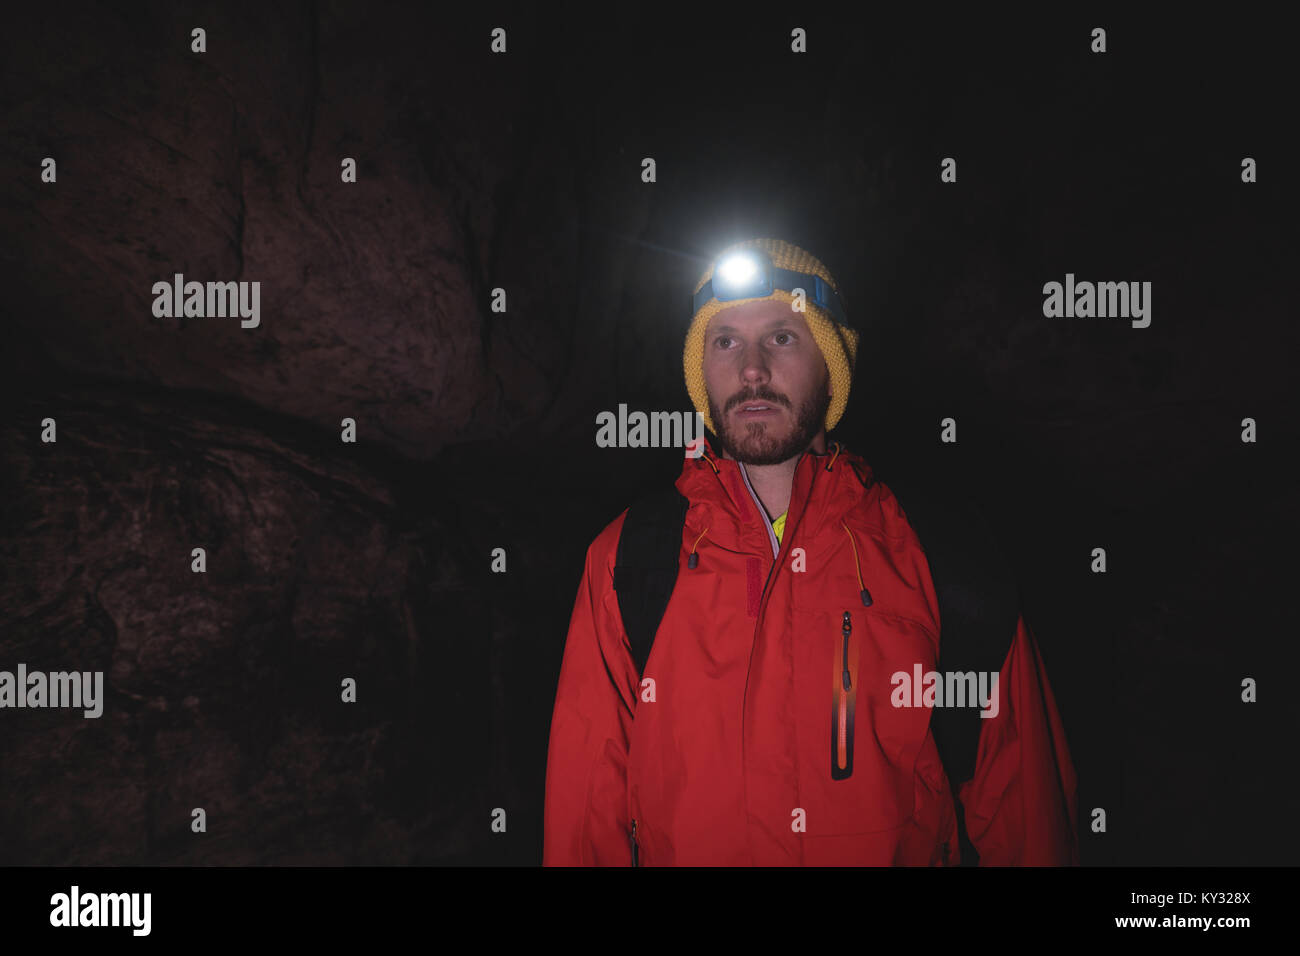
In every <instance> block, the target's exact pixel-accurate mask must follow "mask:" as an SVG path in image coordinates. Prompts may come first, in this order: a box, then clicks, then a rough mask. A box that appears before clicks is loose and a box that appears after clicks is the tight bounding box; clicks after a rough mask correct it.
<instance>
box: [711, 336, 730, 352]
mask: <svg viewBox="0 0 1300 956" xmlns="http://www.w3.org/2000/svg"><path fill="white" fill-rule="evenodd" d="M730 341H731V336H729V335H719V336H718V337H717V338H716V339H714V340H713V344H714V345H716V346H718V348H723V349H725V348H726V347H727V343H728V342H730Z"/></svg>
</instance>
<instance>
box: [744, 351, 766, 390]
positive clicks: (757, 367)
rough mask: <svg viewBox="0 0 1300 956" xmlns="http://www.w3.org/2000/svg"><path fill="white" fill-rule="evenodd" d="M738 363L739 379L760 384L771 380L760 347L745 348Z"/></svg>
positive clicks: (764, 354) (764, 355) (764, 356)
mask: <svg viewBox="0 0 1300 956" xmlns="http://www.w3.org/2000/svg"><path fill="white" fill-rule="evenodd" d="M740 362H741V364H740V377H741V379H742V380H743V381H746V382H750V383H753V384H762V383H764V382H766V381H767V380H768V379H769V378H771V370H770V369H769V368H768V367H767V355H766V353H764V351H763V349H762V348H761V347H760V346H757V345H749V346H746V347H745V354H744V355H742V356H741V357H740Z"/></svg>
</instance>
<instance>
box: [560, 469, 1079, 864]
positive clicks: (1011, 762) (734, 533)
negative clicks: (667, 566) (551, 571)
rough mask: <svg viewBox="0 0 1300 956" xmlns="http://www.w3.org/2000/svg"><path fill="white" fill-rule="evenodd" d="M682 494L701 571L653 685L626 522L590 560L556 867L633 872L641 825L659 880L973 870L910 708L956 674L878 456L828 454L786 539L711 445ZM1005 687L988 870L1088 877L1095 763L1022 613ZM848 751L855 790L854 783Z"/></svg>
mask: <svg viewBox="0 0 1300 956" xmlns="http://www.w3.org/2000/svg"><path fill="white" fill-rule="evenodd" d="M676 484H677V489H678V490H679V491H680V492H681V493H682V494H683V495H684V496H686V498H687V500H688V501H689V503H690V506H689V509H688V511H687V513H686V522H685V527H684V528H683V530H682V547H681V558H680V571H679V574H678V578H677V585H676V588H675V590H674V591H673V596H672V599H671V601H670V602H669V604H668V609H667V611H666V613H665V615H664V618H663V623H662V624H661V626H660V628H659V631H658V634H657V636H656V638H655V641H654V645H653V649H652V650H651V653H650V657H649V660H648V661H647V662H646V669H645V675H644V679H638V675H637V669H636V664H635V663H634V661H633V658H632V653H631V649H630V646H629V643H628V640H627V637H626V635H625V633H624V631H623V627H622V618H621V616H620V614H619V607H618V598H617V596H616V594H615V592H614V589H613V574H614V559H615V551H616V548H617V545H618V538H619V533H620V531H621V529H622V526H623V520H624V518H625V517H626V512H624V513H623V514H621V515H619V517H618V518H616V519H615V520H614V521H612V522H611V523H610V524H609V525H608V526H607V527H606V528H605V529H604V531H602V532H601V533H600V535H599V536H598V537H597V538H596V539H595V541H593V542H592V544H591V546H590V547H589V548H588V550H587V560H586V568H585V570H584V572H583V576H582V583H581V584H580V585H579V587H578V597H577V601H576V603H575V605H574V608H573V616H572V619H571V621H570V624H569V634H568V639H567V641H566V643H565V648H564V659H563V663H562V665H561V670H560V680H559V687H558V689H557V693H556V700H555V710H554V714H553V716H552V720H551V737H550V748H549V756H548V763H547V772H546V811H545V841H544V851H543V863H544V865H548V866H550V865H583V864H596V865H602V866H628V865H631V863H632V858H633V840H634V838H633V831H634V829H635V845H636V851H637V856H638V862H639V864H640V865H643V866H644V865H664V866H667V865H724V866H726V865H735V866H745V865H759V866H772V865H810V866H816V865H840V864H845V865H888V864H901V865H922V866H924V865H936V866H942V865H953V864H956V863H957V862H959V860H960V850H959V847H958V839H957V823H956V815H955V804H954V802H953V799H952V796H951V793H950V791H949V786H948V782H947V778H946V776H945V774H944V770H943V766H942V765H941V763H940V761H939V754H938V750H937V749H936V747H935V743H934V737H933V736H932V734H931V732H930V726H929V724H930V713H931V711H930V709H929V708H928V707H924V706H921V707H897V706H894V704H893V703H891V698H892V697H894V692H895V685H894V683H893V682H892V681H891V675H893V674H895V673H896V672H899V671H902V672H905V673H907V674H909V675H911V674H913V673H914V665H917V664H919V665H920V666H921V672H922V673H924V672H927V671H931V670H934V669H935V662H936V659H937V655H938V650H939V637H938V635H939V633H940V632H939V620H938V618H939V614H938V605H937V601H936V597H935V591H934V586H933V583H932V581H931V578H930V571H929V567H928V564H927V563H926V560H925V555H924V552H923V551H922V550H921V547H920V543H919V541H918V539H917V536H916V534H915V532H914V531H913V530H912V528H911V526H910V525H909V524H908V523H907V520H906V518H905V517H904V515H903V513H902V511H901V509H900V508H899V505H898V503H897V500H896V499H895V498H894V496H893V494H892V492H890V490H889V489H888V487H887V486H885V485H884V484H882V483H881V482H879V481H876V480H875V479H874V477H873V474H872V471H871V468H870V467H869V466H868V465H867V464H866V463H865V462H864V461H863V460H862V459H861V458H860V457H858V456H857V455H854V454H852V453H850V452H846V451H844V450H843V449H842V448H838V449H837V448H834V447H833V448H832V450H830V451H828V453H827V454H824V455H817V454H815V453H813V452H807V453H805V454H804V455H803V456H802V457H801V458H800V459H799V462H798V466H797V467H796V469H795V476H794V484H793V488H792V491H791V497H790V506H789V511H788V513H787V518H786V525H785V531H784V535H783V538H782V540H781V542H780V543H779V544H778V542H777V540H776V536H775V534H774V533H773V532H772V529H771V525H770V522H769V521H768V519H767V516H766V513H765V512H764V511H763V509H762V506H761V504H760V503H759V501H758V498H757V496H756V495H755V494H754V492H753V491H752V489H751V487H750V485H749V481H748V478H747V477H746V475H745V473H744V469H743V468H742V466H741V465H740V464H739V463H738V462H736V461H732V460H729V459H719V458H716V457H715V456H714V455H713V452H712V449H711V448H709V447H708V446H707V444H706V448H705V452H704V456H703V457H700V458H688V459H686V460H685V463H684V466H683V468H682V473H681V477H679V478H678V479H677V483H676ZM796 549H802V551H797V550H796ZM692 551H694V552H695V553H696V554H697V556H698V557H697V562H698V563H697V565H696V567H694V568H690V567H689V565H688V561H687V560H686V558H687V556H688V555H689V554H690V553H691V552H692ZM864 587H865V588H867V589H868V590H869V591H870V594H871V597H872V603H871V605H870V606H869V607H866V606H864V605H863V602H862V599H861V591H862V589H863V588H864ZM845 612H848V614H849V618H850V621H849V623H850V633H849V635H848V658H849V661H848V664H849V671H850V678H851V681H850V684H851V690H849V691H844V690H843V684H842V673H843V652H844V644H843V631H842V624H843V623H844V617H845ZM998 690H999V709H998V713H997V715H996V716H995V717H991V718H982V719H981V736H980V741H979V751H978V757H977V760H976V769H975V775H974V777H973V779H971V780H969V781H966V782H965V783H964V784H963V785H962V786H961V788H960V791H959V794H958V795H959V797H960V799H961V801H962V805H963V806H964V807H965V814H966V817H965V819H966V825H967V831H968V834H969V836H970V839H971V841H972V842H973V844H974V845H975V848H976V850H977V851H978V852H979V854H980V862H981V864H982V865H1007V864H1018V865H1042V864H1049V865H1051V864H1077V863H1078V848H1077V845H1076V838H1075V821H1076V818H1077V809H1076V804H1075V785H1076V784H1075V774H1074V767H1073V765H1072V763H1071V761H1070V755H1069V751H1068V749H1067V747H1066V741H1065V733H1064V730H1063V728H1062V726H1061V721H1060V717H1059V715H1058V713H1057V710H1056V703H1055V700H1054V698H1053V696H1052V691H1051V688H1050V687H1049V686H1048V682H1047V675H1046V673H1045V672H1044V669H1043V662H1042V659H1041V657H1040V656H1039V653H1038V648H1037V646H1036V644H1035V641H1034V638H1033V635H1032V634H1031V633H1030V632H1029V629H1028V628H1027V627H1026V625H1025V622H1024V619H1023V617H1022V618H1021V619H1020V621H1019V622H1018V625H1017V628H1016V634H1015V637H1014V640H1013V641H1012V643H1011V649H1010V651H1009V653H1008V655H1007V658H1006V661H1005V663H1004V664H1003V668H1002V672H1001V674H1000V675H999V681H998ZM652 697H653V699H651V698H652ZM848 725H852V726H851V727H850V726H848ZM846 731H851V735H850V733H846ZM850 740H851V741H852V744H851V747H852V758H853V762H852V769H851V773H849V775H848V776H847V777H844V778H843V779H834V777H833V774H832V765H833V764H837V765H838V766H840V767H843V766H845V764H846V757H847V754H846V753H845V752H844V750H845V748H846V745H847V744H848V741H850Z"/></svg>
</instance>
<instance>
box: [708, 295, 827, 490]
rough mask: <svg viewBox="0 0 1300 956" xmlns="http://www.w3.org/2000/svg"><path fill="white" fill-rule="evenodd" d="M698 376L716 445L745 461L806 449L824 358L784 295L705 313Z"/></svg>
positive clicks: (817, 429)
mask: <svg viewBox="0 0 1300 956" xmlns="http://www.w3.org/2000/svg"><path fill="white" fill-rule="evenodd" d="M704 384H705V387H706V388H707V389H708V392H709V414H710V415H711V416H712V418H713V424H714V426H715V427H716V433H717V436H718V444H719V446H720V448H721V450H722V451H723V452H724V453H725V454H726V455H727V456H729V457H731V458H734V459H736V460H737V461H742V462H744V463H745V464H749V465H776V464H780V463H781V462H783V461H788V460H789V459H791V458H794V457H796V456H798V455H800V454H802V453H803V452H804V451H806V450H807V449H808V447H809V446H810V445H811V444H812V442H813V439H814V438H816V437H817V436H818V435H819V434H820V433H821V431H822V427H823V424H824V423H825V420H826V409H827V408H829V407H830V401H831V396H830V376H829V374H828V373H827V371H826V360H825V359H824V358H822V353H821V350H820V349H819V348H817V343H816V342H815V341H814V340H813V337H812V333H811V332H810V331H809V330H808V323H807V322H805V321H804V317H803V313H801V312H794V311H792V310H791V308H790V305H789V304H788V303H786V302H774V301H770V300H769V301H764V302H746V303H745V304H743V305H734V306H732V307H730V308H728V309H724V310H723V311H721V312H719V313H718V314H717V315H715V316H714V317H713V318H712V319H710V320H709V326H708V330H707V331H706V332H705V335H704Z"/></svg>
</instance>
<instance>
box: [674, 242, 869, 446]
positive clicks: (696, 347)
mask: <svg viewBox="0 0 1300 956" xmlns="http://www.w3.org/2000/svg"><path fill="white" fill-rule="evenodd" d="M752 248H756V249H759V250H760V251H762V252H763V253H765V254H766V255H767V257H768V258H769V259H770V260H771V262H772V265H773V266H775V267H776V268H778V269H790V270H793V271H795V272H805V273H808V274H809V275H815V276H820V277H821V278H822V279H823V280H824V281H825V282H826V283H827V284H828V285H829V286H830V287H831V288H832V289H834V290H835V291H836V293H838V292H839V291H840V290H839V286H837V285H836V284H835V280H834V279H833V278H832V277H831V274H830V270H829V269H827V268H826V266H824V265H823V264H822V263H821V261H820V260H819V259H818V258H817V257H816V256H814V255H813V254H812V253H810V252H807V251H805V250H803V249H800V248H799V247H798V246H796V245H794V244H792V243H789V242H785V241H783V240H780V239H746V240H744V241H743V242H738V243H735V244H734V245H731V246H728V247H727V248H726V249H723V250H722V252H720V253H719V254H718V256H717V258H715V259H714V260H713V262H712V263H711V264H710V265H709V268H708V270H707V271H706V272H705V273H704V275H702V276H700V281H699V282H697V283H696V284H695V290H694V291H695V292H696V293H698V292H699V291H700V290H701V289H703V288H704V284H705V283H706V282H708V281H709V280H710V279H711V278H712V277H713V270H714V268H715V267H716V265H717V264H718V262H719V261H720V260H722V259H723V258H724V257H725V256H726V255H727V254H728V253H731V252H735V251H737V250H739V249H752ZM805 292H806V293H808V294H807V295H806V296H805V298H804V311H803V312H802V313H800V314H801V315H803V317H804V320H805V321H806V322H807V323H808V330H809V331H810V332H811V333H812V336H813V340H814V341H816V343H817V347H818V348H819V349H821V353H822V357H823V358H824V359H826V369H827V371H828V372H829V373H830V393H831V401H830V406H829V407H828V408H827V409H826V420H825V426H826V431H828V432H829V431H830V430H831V429H832V428H834V427H835V426H836V424H837V423H838V422H839V420H840V416H842V415H843V414H844V407H845V406H846V405H847V404H848V401H849V386H850V384H851V383H852V381H853V368H854V363H855V361H856V359H857V353H858V333H857V330H856V329H851V328H849V327H847V326H844V325H840V324H839V323H838V322H836V321H835V319H834V318H833V317H832V316H831V314H830V312H828V311H827V310H826V309H824V308H822V307H821V306H820V305H818V304H816V303H815V302H813V300H812V295H811V292H810V291H809V290H805ZM769 299H770V300H772V301H774V302H785V303H787V304H789V303H792V302H794V295H793V294H792V293H790V292H787V291H786V290H785V289H773V290H772V292H771V294H770V295H766V296H756V297H752V298H748V299H728V300H727V301H725V302H720V301H718V299H717V298H716V297H715V298H711V299H709V300H708V301H707V302H705V303H704V304H703V305H701V306H700V308H699V311H697V312H696V313H695V315H694V317H693V318H692V319H691V327H690V329H689V330H687V332H686V348H685V350H684V351H683V353H682V365H683V368H684V370H685V372H686V391H687V392H689V393H690V396H691V402H692V403H693V404H694V405H695V410H696V411H697V412H699V413H700V417H701V418H703V419H704V425H705V427H706V428H708V430H709V431H711V432H713V434H715V435H716V434H718V430H717V428H715V427H714V424H713V419H712V417H711V416H710V415H709V393H708V390H707V389H706V388H705V385H704V333H705V332H706V331H707V330H708V327H709V320H710V319H711V318H713V317H714V316H715V315H717V314H718V313H719V312H721V311H722V310H723V309H727V308H730V307H731V306H733V305H743V304H744V303H746V302H762V301H766V300H769Z"/></svg>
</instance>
